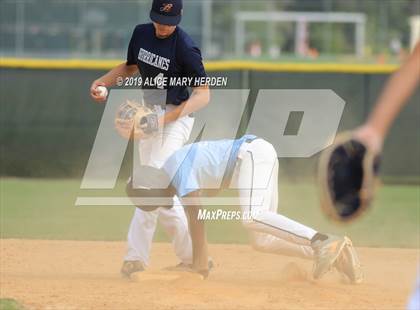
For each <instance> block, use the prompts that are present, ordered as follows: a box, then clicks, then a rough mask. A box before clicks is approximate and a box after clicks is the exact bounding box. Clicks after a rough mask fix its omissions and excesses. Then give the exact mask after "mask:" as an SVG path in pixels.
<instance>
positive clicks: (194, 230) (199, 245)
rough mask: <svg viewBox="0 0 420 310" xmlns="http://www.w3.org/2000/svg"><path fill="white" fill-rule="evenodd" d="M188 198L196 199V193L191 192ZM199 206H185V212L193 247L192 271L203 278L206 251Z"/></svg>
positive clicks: (205, 274) (205, 270) (205, 269)
mask: <svg viewBox="0 0 420 310" xmlns="http://www.w3.org/2000/svg"><path fill="white" fill-rule="evenodd" d="M188 197H194V198H198V197H199V194H198V192H193V193H191V194H189V195H188ZM200 209H201V207H200V206H192V205H189V206H186V207H185V212H186V214H187V218H188V225H189V231H190V235H191V241H192V247H193V269H194V270H196V271H198V272H200V273H201V274H203V275H204V276H207V275H208V271H209V270H208V260H209V258H208V249H207V237H206V228H205V224H204V220H200V219H198V211H199V210H200Z"/></svg>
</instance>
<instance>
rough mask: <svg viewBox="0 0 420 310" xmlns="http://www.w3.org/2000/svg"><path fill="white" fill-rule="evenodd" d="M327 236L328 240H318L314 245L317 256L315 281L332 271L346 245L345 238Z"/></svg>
mask: <svg viewBox="0 0 420 310" xmlns="http://www.w3.org/2000/svg"><path fill="white" fill-rule="evenodd" d="M327 236H328V238H327V239H325V240H322V241H321V240H317V241H315V242H314V243H313V244H312V248H313V250H314V255H315V262H314V270H313V277H314V278H315V279H319V278H321V277H322V276H323V275H324V274H325V273H327V272H328V271H329V270H330V269H331V267H332V266H333V265H334V263H335V261H336V260H337V258H338V257H339V256H340V254H341V252H342V251H343V248H344V246H345V245H346V239H345V238H344V237H337V236H333V235H327Z"/></svg>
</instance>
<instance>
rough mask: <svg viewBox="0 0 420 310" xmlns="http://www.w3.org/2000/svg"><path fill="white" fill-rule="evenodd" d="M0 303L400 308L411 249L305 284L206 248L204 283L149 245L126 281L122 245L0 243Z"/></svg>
mask: <svg viewBox="0 0 420 310" xmlns="http://www.w3.org/2000/svg"><path fill="white" fill-rule="evenodd" d="M0 242H1V247H0V250H1V251H0V253H1V266H0V267H1V269H0V271H1V279H0V297H1V298H14V299H16V300H18V301H20V302H22V303H23V304H24V305H25V306H26V307H27V308H28V309H49V310H52V309H63V310H65V309H66V310H76V309H77V310H78V309H403V308H404V306H405V303H406V299H407V295H408V294H409V292H410V289H411V287H412V284H413V283H414V278H415V271H416V268H417V264H418V254H419V252H418V251H417V250H411V249H373V248H361V249H358V250H359V253H360V256H361V260H362V262H363V265H364V270H365V277H366V280H365V282H364V283H362V284H360V285H357V286H353V285H348V284H345V283H343V281H342V280H341V279H340V277H339V275H338V274H336V273H330V274H329V275H327V276H326V277H325V278H323V279H321V280H320V281H317V282H314V281H312V280H310V277H309V274H310V270H311V263H310V262H307V261H303V260H299V259H293V258H288V257H283V256H276V255H270V254H261V253H258V252H255V251H253V250H252V249H251V248H249V247H248V246H242V245H211V246H210V252H211V255H212V257H213V258H214V260H215V262H216V267H215V269H214V271H213V272H212V274H211V276H210V278H209V279H208V280H206V281H203V280H200V279H199V277H197V276H195V275H193V274H188V273H186V274H182V273H172V272H168V271H163V270H162V268H164V267H166V266H169V265H173V264H175V263H176V259H175V257H174V255H173V254H172V253H173V251H172V249H171V246H170V245H169V244H154V247H153V252H152V259H151V261H152V265H151V266H150V268H149V270H148V271H147V272H144V273H142V274H141V275H139V276H137V277H136V279H134V280H132V281H128V280H124V279H122V278H121V277H120V275H119V268H120V265H121V260H122V254H123V253H124V247H125V244H124V243H123V242H90V241H47V240H45V241H43V240H12V239H1V240H0Z"/></svg>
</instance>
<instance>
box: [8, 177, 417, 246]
mask: <svg viewBox="0 0 420 310" xmlns="http://www.w3.org/2000/svg"><path fill="white" fill-rule="evenodd" d="M0 181H1V183H0V184H1V187H0V196H1V200H0V202H1V206H0V215H1V216H0V234H1V237H2V238H31V239H69V240H124V239H125V237H126V234H127V231H128V225H129V223H130V219H131V216H132V214H133V211H134V208H133V207H121V206H120V207H117V206H116V207H76V206H74V203H75V200H76V197H77V196H95V194H99V195H100V196H106V195H110V196H122V195H124V191H123V186H124V185H123V182H120V183H118V185H117V187H116V189H115V190H112V191H100V192H98V191H96V192H95V191H90V190H88V191H86V190H84V191H82V190H80V189H79V186H80V181H79V180H65V179H57V180H55V179H54V180H46V179H42V180H41V179H10V178H3V179H0ZM279 195H280V197H279V199H280V204H279V205H280V206H279V212H281V213H282V214H284V215H286V216H289V217H291V218H293V219H295V220H298V221H300V222H302V223H304V224H307V225H310V226H312V227H314V228H315V229H317V230H319V231H325V232H331V233H336V234H347V235H349V236H351V237H352V239H353V240H354V242H355V243H356V244H358V245H365V246H386V247H419V238H420V237H419V224H418V223H419V219H420V218H419V210H420V206H419V204H420V190H419V187H418V186H390V185H387V186H382V187H381V188H380V189H379V191H378V195H377V199H376V200H375V205H374V207H373V208H372V209H371V210H370V211H369V212H368V213H367V214H366V215H365V216H363V217H362V218H361V219H360V220H358V221H356V222H355V223H352V224H350V225H337V224H335V223H333V222H330V221H329V220H327V219H326V218H325V216H324V215H323V214H322V212H321V211H320V209H319V204H318V197H317V193H316V188H315V187H314V186H313V185H312V184H309V183H304V184H300V183H299V184H293V183H285V182H283V183H281V184H280V193H279ZM207 228H208V237H209V241H210V242H217V243H246V242H247V233H246V231H245V230H244V229H243V228H242V226H241V224H240V222H238V221H209V222H208V223H207ZM155 240H158V241H167V240H168V239H167V237H166V236H165V234H164V233H163V232H162V230H161V229H160V228H158V229H157V232H156V235H155Z"/></svg>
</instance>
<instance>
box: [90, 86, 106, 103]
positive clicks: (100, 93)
mask: <svg viewBox="0 0 420 310" xmlns="http://www.w3.org/2000/svg"><path fill="white" fill-rule="evenodd" d="M90 96H91V97H92V99H93V100H95V101H96V102H105V100H106V97H107V96H108V89H107V88H106V86H105V83H102V82H97V81H94V82H93V83H92V86H91V87H90Z"/></svg>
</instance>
